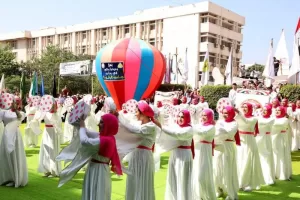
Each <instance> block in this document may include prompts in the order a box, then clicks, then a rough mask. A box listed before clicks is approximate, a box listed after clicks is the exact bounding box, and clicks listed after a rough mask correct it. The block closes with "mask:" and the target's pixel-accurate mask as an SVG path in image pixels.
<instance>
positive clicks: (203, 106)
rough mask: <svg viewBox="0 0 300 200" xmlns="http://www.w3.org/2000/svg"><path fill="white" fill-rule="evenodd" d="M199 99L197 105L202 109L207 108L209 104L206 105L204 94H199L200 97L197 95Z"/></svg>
mask: <svg viewBox="0 0 300 200" xmlns="http://www.w3.org/2000/svg"><path fill="white" fill-rule="evenodd" d="M199 100H200V102H199V104H198V105H199V106H200V107H201V108H203V109H208V108H209V105H208V103H207V102H206V101H205V98H204V96H200V97H199Z"/></svg>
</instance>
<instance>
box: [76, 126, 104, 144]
mask: <svg viewBox="0 0 300 200" xmlns="http://www.w3.org/2000/svg"><path fill="white" fill-rule="evenodd" d="M79 135H80V143H81V145H82V146H85V147H95V146H96V147H99V144H100V138H99V137H98V138H89V137H88V136H87V134H86V128H84V127H81V128H80V131H79ZM95 149H98V148H95Z"/></svg>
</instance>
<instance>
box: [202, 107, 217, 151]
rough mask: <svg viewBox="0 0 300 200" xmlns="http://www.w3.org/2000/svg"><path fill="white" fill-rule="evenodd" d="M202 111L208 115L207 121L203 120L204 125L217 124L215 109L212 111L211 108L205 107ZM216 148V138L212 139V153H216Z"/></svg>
mask: <svg viewBox="0 0 300 200" xmlns="http://www.w3.org/2000/svg"><path fill="white" fill-rule="evenodd" d="M202 112H204V113H205V114H206V117H207V121H206V122H202V126H209V125H215V121H214V111H212V110H211V109H204V110H203V111H202ZM214 148H215V140H213V141H212V154H213V155H214Z"/></svg>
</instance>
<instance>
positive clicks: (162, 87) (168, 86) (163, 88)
mask: <svg viewBox="0 0 300 200" xmlns="http://www.w3.org/2000/svg"><path fill="white" fill-rule="evenodd" d="M179 89H180V90H182V91H184V89H185V85H182V84H161V85H160V87H159V88H158V89H157V91H161V92H171V91H178V90H179Z"/></svg>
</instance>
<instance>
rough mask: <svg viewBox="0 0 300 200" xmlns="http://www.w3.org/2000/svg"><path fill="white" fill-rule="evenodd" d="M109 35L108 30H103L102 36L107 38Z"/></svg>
mask: <svg viewBox="0 0 300 200" xmlns="http://www.w3.org/2000/svg"><path fill="white" fill-rule="evenodd" d="M106 35H107V29H103V30H102V36H103V37H105V36H106Z"/></svg>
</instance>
